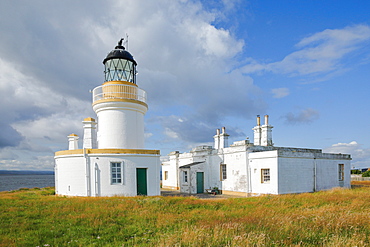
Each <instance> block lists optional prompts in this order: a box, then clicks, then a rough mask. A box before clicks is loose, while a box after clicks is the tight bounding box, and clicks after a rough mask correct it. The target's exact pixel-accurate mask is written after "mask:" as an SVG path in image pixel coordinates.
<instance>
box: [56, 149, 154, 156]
mask: <svg viewBox="0 0 370 247" xmlns="http://www.w3.org/2000/svg"><path fill="white" fill-rule="evenodd" d="M83 153H84V150H83V149H74V150H62V151H58V152H55V156H61V155H71V154H83ZM85 154H160V151H159V150H149V149H91V148H87V149H85Z"/></svg>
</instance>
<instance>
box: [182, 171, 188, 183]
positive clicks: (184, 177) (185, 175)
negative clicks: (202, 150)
mask: <svg viewBox="0 0 370 247" xmlns="http://www.w3.org/2000/svg"><path fill="white" fill-rule="evenodd" d="M182 177H183V182H184V183H188V171H183V172H182Z"/></svg>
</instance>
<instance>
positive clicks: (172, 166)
mask: <svg viewBox="0 0 370 247" xmlns="http://www.w3.org/2000/svg"><path fill="white" fill-rule="evenodd" d="M166 172H167V174H168V176H167V179H165V173H166ZM162 187H163V188H166V189H173V190H178V189H179V186H178V169H177V166H176V158H175V159H171V160H169V161H166V162H163V163H162Z"/></svg>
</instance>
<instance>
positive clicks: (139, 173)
mask: <svg viewBox="0 0 370 247" xmlns="http://www.w3.org/2000/svg"><path fill="white" fill-rule="evenodd" d="M136 183H137V184H136V188H137V194H138V195H144V196H146V195H148V192H147V182H146V168H136Z"/></svg>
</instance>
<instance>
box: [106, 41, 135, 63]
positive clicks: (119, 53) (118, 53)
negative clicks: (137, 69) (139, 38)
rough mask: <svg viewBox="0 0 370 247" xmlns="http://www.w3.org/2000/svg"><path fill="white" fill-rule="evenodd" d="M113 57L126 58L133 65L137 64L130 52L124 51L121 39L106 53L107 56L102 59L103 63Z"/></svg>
mask: <svg viewBox="0 0 370 247" xmlns="http://www.w3.org/2000/svg"><path fill="white" fill-rule="evenodd" d="M114 58H121V59H126V60H129V61H131V62H133V63H134V64H135V65H137V63H136V61H135V59H134V57H133V56H132V55H131V53H129V52H128V51H126V50H125V47H124V46H122V39H121V40H120V41H119V42H118V45H117V46H116V47H115V48H114V50H112V51H111V52H109V53H108V55H107V57H106V58H105V59H104V60H103V64H105V63H106V62H107V61H108V60H110V59H114Z"/></svg>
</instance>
